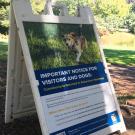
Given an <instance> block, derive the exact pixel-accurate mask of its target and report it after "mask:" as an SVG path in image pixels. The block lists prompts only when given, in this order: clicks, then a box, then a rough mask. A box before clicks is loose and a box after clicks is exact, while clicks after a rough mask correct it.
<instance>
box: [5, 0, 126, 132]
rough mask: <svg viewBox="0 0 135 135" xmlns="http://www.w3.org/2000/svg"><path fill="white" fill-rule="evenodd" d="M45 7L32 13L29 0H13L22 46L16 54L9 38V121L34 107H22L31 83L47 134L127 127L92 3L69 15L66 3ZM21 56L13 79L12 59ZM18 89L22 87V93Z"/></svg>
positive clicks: (13, 12) (7, 110)
mask: <svg viewBox="0 0 135 135" xmlns="http://www.w3.org/2000/svg"><path fill="white" fill-rule="evenodd" d="M22 5H23V6H22ZM52 7H53V8H55V7H56V8H60V10H61V16H56V15H54V14H53V8H52ZM46 13H48V14H49V15H44V14H42V15H33V14H32V13H31V12H30V10H29V8H28V3H27V2H26V1H25V0H18V1H16V0H13V1H12V3H11V15H12V14H13V16H14V19H12V18H11V32H10V40H11V39H12V38H13V37H12V33H13V31H14V29H13V28H12V27H13V26H12V25H13V24H14V23H15V27H14V28H15V29H16V30H18V31H16V32H17V33H18V39H17V42H15V45H16V46H21V47H20V51H19V52H20V54H17V55H15V56H14V55H13V54H12V51H13V48H12V47H11V44H13V43H12V42H13V41H10V47H9V50H10V52H11V53H10V54H9V55H10V56H9V64H8V67H9V68H8V73H9V75H8V87H7V99H6V122H9V121H11V116H12V118H13V119H15V118H17V117H21V116H22V114H23V116H24V115H28V114H29V113H30V110H31V109H28V108H27V109H26V107H24V104H26V103H25V101H24V100H25V99H27V100H28V99H29V100H30V102H31V99H30V98H28V97H30V96H27V93H29V92H28V91H29V90H28V85H29V84H30V86H31V90H32V93H33V94H31V95H33V97H34V101H35V106H36V111H37V113H38V117H39V121H40V125H41V130H42V133H43V135H89V134H92V135H108V134H110V133H113V132H116V131H120V132H121V133H122V132H124V131H125V130H126V129H125V125H124V122H123V118H122V115H121V112H120V108H119V105H118V102H117V99H116V96H115V93H114V89H113V85H112V82H111V79H110V76H109V72H108V69H107V66H106V62H105V58H104V54H103V51H102V48H101V46H100V42H99V38H98V34H97V32H96V27H95V23H94V19H93V15H92V12H91V11H90V9H89V8H88V7H79V8H78V14H79V16H78V17H71V16H69V15H67V9H66V7H64V6H63V5H59V6H57V5H52V3H51V2H50V1H47V6H46ZM14 33H15V32H14ZM11 48H12V49H11ZM15 48H16V47H14V49H15ZM15 52H16V53H17V51H15ZM19 52H18V53H19ZM22 54H23V55H22ZM18 55H19V56H18ZM20 56H21V58H20V59H22V58H24V66H25V65H26V72H25V74H24V71H23V70H22V71H20V70H19V68H17V67H18V64H15V65H16V66H15V67H13V69H14V68H16V70H17V72H16V73H15V74H16V75H17V74H19V75H18V76H17V77H18V79H17V80H16V81H15V83H14V82H11V81H10V79H11V76H10V75H12V72H13V69H12V70H11V69H10V65H11V60H12V59H14V58H15V57H16V59H18V57H20ZM16 59H15V60H16ZM15 60H14V62H15ZM17 61H20V60H17ZM15 63H16V62H15ZM20 68H21V66H20ZM10 73H11V74H10ZM21 76H23V79H22V78H21ZM25 76H28V78H27V79H26V80H27V81H25V79H24V78H25ZM19 78H21V79H19ZM12 81H13V80H12ZM9 86H12V88H13V87H14V88H15V90H14V92H11V91H10V92H9V89H11V87H10V88H9ZM20 89H21V90H20ZM23 89H26V90H27V91H25V90H23ZM29 89H30V87H29ZM15 91H16V92H15ZM19 91H20V93H21V92H22V91H24V92H23V94H22V93H21V94H19ZM11 95H12V96H11ZM22 95H23V96H22ZM13 97H16V98H15V99H12V98H13ZM23 99H24V100H23ZM12 102H13V105H12ZM12 106H13V108H12ZM14 106H15V107H14ZM18 106H19V107H18ZM23 107H24V108H23ZM29 108H30V106H29ZM24 112H25V113H24Z"/></svg>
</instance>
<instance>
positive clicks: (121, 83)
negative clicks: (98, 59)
mask: <svg viewBox="0 0 135 135" xmlns="http://www.w3.org/2000/svg"><path fill="white" fill-rule="evenodd" d="M109 70H110V73H111V77H112V81H113V83H114V87H115V90H116V93H117V95H119V96H128V95H131V96H132V95H133V94H134V93H135V67H129V66H120V65H109ZM5 87H6V62H0V135H41V130H40V126H39V122H38V118H37V116H36V114H35V116H32V117H27V118H21V119H18V120H15V121H14V122H13V123H11V124H4V106H5ZM121 111H122V114H123V116H124V121H125V123H126V127H127V129H128V130H127V132H126V133H124V134H122V135H135V113H134V110H127V109H125V108H123V107H121ZM129 111H132V112H133V113H132V115H131V114H130V112H129Z"/></svg>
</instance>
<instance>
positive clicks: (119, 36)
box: [101, 32, 135, 50]
mask: <svg viewBox="0 0 135 135" xmlns="http://www.w3.org/2000/svg"><path fill="white" fill-rule="evenodd" d="M101 40H102V43H103V48H104V49H115V50H135V35H133V34H131V33H125V32H116V33H113V34H109V35H104V36H102V37H101Z"/></svg>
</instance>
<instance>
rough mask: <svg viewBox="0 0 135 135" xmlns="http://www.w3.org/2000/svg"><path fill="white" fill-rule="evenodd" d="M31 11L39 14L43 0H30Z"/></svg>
mask: <svg viewBox="0 0 135 135" xmlns="http://www.w3.org/2000/svg"><path fill="white" fill-rule="evenodd" d="M30 2H31V5H32V10H33V13H35V14H39V13H41V12H42V11H43V10H44V5H45V0H30Z"/></svg>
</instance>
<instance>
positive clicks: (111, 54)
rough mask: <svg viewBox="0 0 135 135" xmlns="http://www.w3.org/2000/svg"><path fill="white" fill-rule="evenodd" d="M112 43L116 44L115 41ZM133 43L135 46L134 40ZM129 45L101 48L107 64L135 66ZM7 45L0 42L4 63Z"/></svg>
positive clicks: (133, 51)
mask: <svg viewBox="0 0 135 135" xmlns="http://www.w3.org/2000/svg"><path fill="white" fill-rule="evenodd" d="M130 36H131V35H130ZM132 38H133V37H132ZM132 40H133V39H132ZM114 41H115V42H116V39H115V40H114ZM133 41H134V44H135V40H133ZM117 42H118V41H117ZM111 43H113V40H111ZM131 43H132V42H131V40H130V44H128V43H126V45H125V44H121V45H120V44H118V45H106V46H104V47H103V48H104V53H105V57H106V60H107V62H108V63H111V64H123V65H129V66H135V46H134V44H133V43H132V45H131ZM7 44H8V42H7V40H0V61H6V59H7V50H8V46H7Z"/></svg>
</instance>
